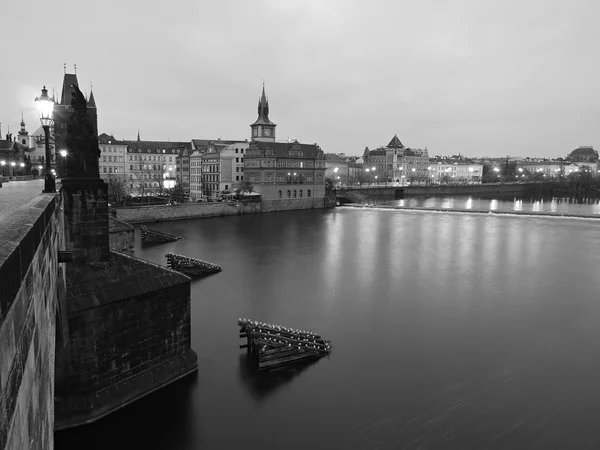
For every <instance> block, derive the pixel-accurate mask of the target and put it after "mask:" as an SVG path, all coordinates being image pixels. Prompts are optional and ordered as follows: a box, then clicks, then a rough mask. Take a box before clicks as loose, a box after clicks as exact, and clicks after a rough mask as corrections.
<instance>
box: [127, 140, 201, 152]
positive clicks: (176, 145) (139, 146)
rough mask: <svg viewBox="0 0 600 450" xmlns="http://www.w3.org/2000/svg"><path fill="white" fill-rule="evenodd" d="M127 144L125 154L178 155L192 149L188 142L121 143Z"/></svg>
mask: <svg viewBox="0 0 600 450" xmlns="http://www.w3.org/2000/svg"><path fill="white" fill-rule="evenodd" d="M122 143H124V144H127V153H148V154H163V153H165V154H171V155H179V152H180V151H183V150H190V151H191V149H192V144H191V143H190V142H170V141H167V142H165V141H122Z"/></svg>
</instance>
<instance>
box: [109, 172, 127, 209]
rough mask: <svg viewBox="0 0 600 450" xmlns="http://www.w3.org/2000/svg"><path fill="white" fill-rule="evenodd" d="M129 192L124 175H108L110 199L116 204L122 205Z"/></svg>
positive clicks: (110, 201)
mask: <svg viewBox="0 0 600 450" xmlns="http://www.w3.org/2000/svg"><path fill="white" fill-rule="evenodd" d="M128 193H129V189H128V188H127V184H126V183H125V180H124V178H123V176H119V175H116V176H115V175H109V176H108V201H109V203H111V204H113V205H115V206H122V204H123V202H124V200H125V198H126V197H127V195H128Z"/></svg>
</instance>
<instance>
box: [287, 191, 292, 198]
mask: <svg viewBox="0 0 600 450" xmlns="http://www.w3.org/2000/svg"><path fill="white" fill-rule="evenodd" d="M291 196H292V192H291V191H290V190H289V189H288V198H290V197H291Z"/></svg>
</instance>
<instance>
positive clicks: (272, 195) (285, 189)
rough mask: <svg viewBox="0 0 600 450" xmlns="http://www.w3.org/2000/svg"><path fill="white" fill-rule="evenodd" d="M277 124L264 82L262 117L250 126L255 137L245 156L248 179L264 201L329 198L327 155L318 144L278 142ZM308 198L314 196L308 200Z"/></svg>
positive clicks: (260, 108)
mask: <svg viewBox="0 0 600 450" xmlns="http://www.w3.org/2000/svg"><path fill="white" fill-rule="evenodd" d="M276 127H277V125H276V124H275V123H273V122H271V120H270V119H269V102H268V100H267V96H266V94H265V87H264V85H263V90H262V95H261V97H260V100H259V102H258V118H257V119H256V121H255V122H254V123H252V124H251V125H250V129H251V135H252V140H251V141H250V143H249V146H248V150H246V154H245V157H244V180H245V181H249V182H250V183H251V184H252V186H253V189H254V191H255V192H257V193H259V194H260V195H261V198H262V200H264V201H287V200H289V201H290V205H291V204H294V202H295V203H298V204H299V203H300V200H302V201H303V202H304V203H306V204H307V205H308V204H309V203H311V202H312V204H316V202H317V201H319V200H321V201H322V200H323V199H324V197H325V168H326V164H325V155H324V153H323V151H322V150H321V148H320V147H319V146H318V145H317V144H301V143H300V142H298V141H297V140H294V141H287V142H277V141H276V140H275V129H276ZM306 199H311V202H307V201H306Z"/></svg>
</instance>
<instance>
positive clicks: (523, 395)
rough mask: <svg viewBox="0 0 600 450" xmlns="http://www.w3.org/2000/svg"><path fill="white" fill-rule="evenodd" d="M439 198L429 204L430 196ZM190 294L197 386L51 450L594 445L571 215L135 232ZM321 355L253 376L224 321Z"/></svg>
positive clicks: (584, 246)
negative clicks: (195, 261) (321, 348)
mask: <svg viewBox="0 0 600 450" xmlns="http://www.w3.org/2000/svg"><path fill="white" fill-rule="evenodd" d="M442 201H443V200H442ZM151 227H152V228H155V229H158V230H163V231H166V232H169V233H172V234H176V235H181V236H183V237H184V239H183V240H182V241H178V242H174V243H170V244H165V245H159V246H155V247H151V248H144V249H142V248H141V247H140V244H139V233H138V235H137V239H138V243H137V248H136V252H137V255H138V256H140V257H142V258H146V259H149V260H151V261H155V262H159V263H161V264H165V263H166V260H165V258H164V254H165V253H166V252H167V251H173V252H176V253H181V254H185V255H189V256H192V257H197V258H201V259H205V260H209V261H212V262H215V263H217V264H220V265H222V266H223V269H224V270H223V272H221V273H219V274H217V275H213V276H211V277H209V278H205V279H202V280H198V281H194V282H193V283H192V327H193V335H192V346H193V348H194V349H195V350H196V352H197V353H198V357H199V370H198V373H197V374H196V375H193V376H190V377H188V378H186V379H183V380H181V381H179V382H177V383H175V384H173V385H171V386H169V387H167V388H165V389H162V390H160V391H157V392H156V393H153V394H152V395H150V396H148V397H146V398H144V399H142V400H140V401H139V402H137V403H135V404H133V405H131V406H129V407H127V408H125V409H124V410H122V411H119V412H117V413H115V414H112V415H111V416H109V417H107V418H105V419H103V420H101V421H100V422H98V423H97V424H95V425H91V426H86V427H81V428H77V429H74V430H70V431H66V432H61V433H57V434H56V448H57V449H59V450H60V449H81V448H93V449H117V448H128V449H129V448H142V449H204V450H212V449H234V448H247V449H280V448H285V449H302V450H306V449H332V450H335V449H464V450H466V449H474V450H481V449H484V448H485V449H509V448H510V449H528V450H534V449H544V450H548V449H561V450H563V449H567V448H573V449H597V448H600V430H599V429H598V428H597V422H598V418H597V414H596V411H597V409H598V405H599V404H600V388H599V387H598V382H599V381H598V380H600V359H599V358H598V355H599V354H600V339H599V338H600V277H599V268H600V235H599V233H598V223H597V222H596V221H593V220H587V219H560V218H544V217H531V216H491V215H470V214H456V213H454V214H452V213H443V212H415V211H398V210H376V209H365V210H363V209H360V210H357V209H349V208H337V209H335V210H326V211H294V212H287V213H269V214H257V215H248V216H237V217H223V218H212V219H204V220H188V221H178V222H167V223H158V224H152V225H151ZM238 317H248V318H253V319H256V320H260V321H265V322H272V323H277V324H282V325H286V326H290V327H294V328H300V329H308V330H312V331H315V332H317V333H320V334H322V335H323V336H324V337H325V338H326V339H330V340H331V341H332V343H333V351H332V353H331V355H330V356H329V357H325V358H323V359H321V360H319V361H318V362H316V363H314V364H311V365H309V366H306V367H301V368H298V369H297V370H296V371H295V372H291V373H284V374H279V375H274V376H263V375H262V374H261V375H260V376H259V375H257V374H256V373H254V372H252V371H251V370H250V369H249V368H248V365H247V361H246V356H245V351H244V350H240V349H239V348H238V346H239V344H241V343H243V342H242V340H241V339H239V337H238V327H237V325H236V321H237V318H238Z"/></svg>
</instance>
